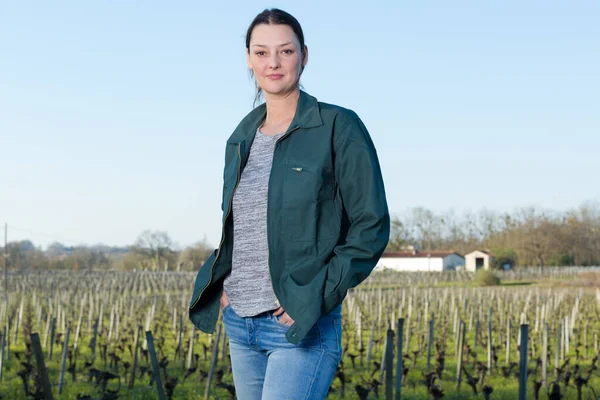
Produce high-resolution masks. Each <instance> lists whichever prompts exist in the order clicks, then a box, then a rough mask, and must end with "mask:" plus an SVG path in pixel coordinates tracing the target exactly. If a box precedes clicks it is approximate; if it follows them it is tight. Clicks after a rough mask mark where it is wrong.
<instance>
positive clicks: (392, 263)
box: [375, 250, 465, 271]
mask: <svg viewBox="0 0 600 400" xmlns="http://www.w3.org/2000/svg"><path fill="white" fill-rule="evenodd" d="M464 265H465V258H464V257H463V256H462V255H460V254H458V253H457V252H454V251H418V250H412V251H400V252H387V253H383V255H382V256H381V258H380V259H379V262H378V263H377V265H376V266H375V270H382V269H392V270H396V271H454V270H456V269H457V267H462V266H464Z"/></svg>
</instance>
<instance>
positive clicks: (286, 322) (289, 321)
mask: <svg viewBox="0 0 600 400" xmlns="http://www.w3.org/2000/svg"><path fill="white" fill-rule="evenodd" d="M273 315H275V316H279V315H281V317H279V322H280V323H282V324H284V325H289V326H292V325H293V324H294V320H293V319H292V318H291V317H290V316H289V315H288V313H286V312H285V311H284V309H283V307H279V308H278V309H277V310H275V311H274V312H273Z"/></svg>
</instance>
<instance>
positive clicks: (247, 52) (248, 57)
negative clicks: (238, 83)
mask: <svg viewBox="0 0 600 400" xmlns="http://www.w3.org/2000/svg"><path fill="white" fill-rule="evenodd" d="M246 64H248V68H250V69H252V65H251V64H250V52H249V51H248V49H246Z"/></svg>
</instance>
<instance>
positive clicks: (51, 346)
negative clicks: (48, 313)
mask: <svg viewBox="0 0 600 400" xmlns="http://www.w3.org/2000/svg"><path fill="white" fill-rule="evenodd" d="M55 333H56V317H54V318H52V327H51V328H50V353H48V360H52V350H53V349H54V335H55Z"/></svg>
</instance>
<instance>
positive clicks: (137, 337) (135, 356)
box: [128, 325, 142, 389]
mask: <svg viewBox="0 0 600 400" xmlns="http://www.w3.org/2000/svg"><path fill="white" fill-rule="evenodd" d="M141 334H142V326H141V325H138V328H137V333H136V335H135V345H134V348H133V362H132V363H131V377H130V378H129V386H128V387H129V389H133V385H135V370H136V369H137V362H138V351H139V347H140V336H141Z"/></svg>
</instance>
